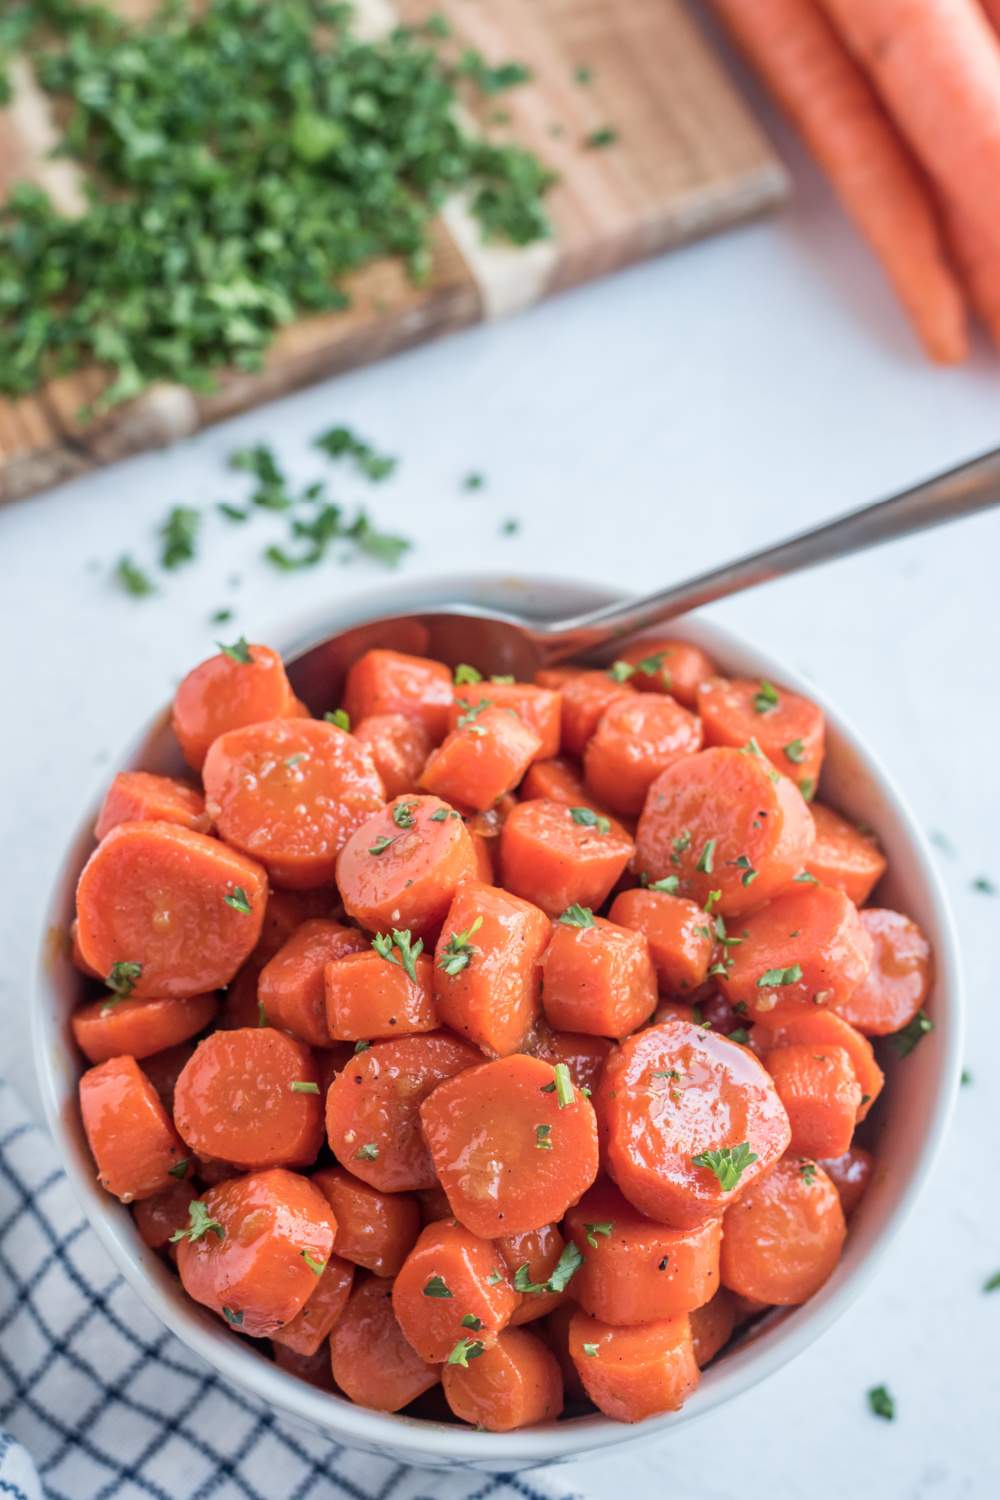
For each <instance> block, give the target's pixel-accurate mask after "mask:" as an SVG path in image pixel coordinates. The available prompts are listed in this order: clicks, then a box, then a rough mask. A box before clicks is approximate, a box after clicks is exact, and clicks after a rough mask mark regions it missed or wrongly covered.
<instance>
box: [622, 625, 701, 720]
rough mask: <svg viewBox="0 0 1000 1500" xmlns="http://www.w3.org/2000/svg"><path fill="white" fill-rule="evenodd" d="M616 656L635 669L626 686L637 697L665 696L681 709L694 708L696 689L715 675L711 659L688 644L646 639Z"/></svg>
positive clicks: (698, 647) (697, 648)
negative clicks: (682, 706)
mask: <svg viewBox="0 0 1000 1500" xmlns="http://www.w3.org/2000/svg"><path fill="white" fill-rule="evenodd" d="M619 656H620V659H621V660H622V661H623V662H625V663H626V664H627V665H628V666H632V667H635V671H634V672H633V674H632V676H631V677H630V678H629V682H630V683H631V684H632V686H633V687H635V688H638V689H639V692H640V693H669V694H670V695H671V697H673V698H676V699H677V701H678V703H683V704H684V706H685V708H694V706H695V703H696V702H697V699H698V688H699V687H700V685H701V684H702V683H703V682H704V681H705V679H706V677H711V676H712V675H713V674H714V672H715V663H714V662H713V661H712V659H711V657H710V656H706V654H705V652H704V651H702V649H701V647H700V646H692V645H691V643H690V641H676V640H670V639H666V640H661V639H660V638H658V637H657V638H655V639H649V638H647V639H645V640H640V641H635V642H634V643H633V644H632V645H631V646H626V647H625V648H624V650H623V651H621V652H620V653H619Z"/></svg>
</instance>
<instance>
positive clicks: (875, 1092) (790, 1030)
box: [754, 1009, 885, 1124]
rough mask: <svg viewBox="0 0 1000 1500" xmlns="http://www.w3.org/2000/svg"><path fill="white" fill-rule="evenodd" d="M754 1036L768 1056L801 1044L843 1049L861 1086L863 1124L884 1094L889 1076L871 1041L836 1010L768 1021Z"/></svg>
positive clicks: (859, 1119)
mask: <svg viewBox="0 0 1000 1500" xmlns="http://www.w3.org/2000/svg"><path fill="white" fill-rule="evenodd" d="M754 1036H755V1038H759V1040H760V1042H761V1045H762V1046H763V1048H764V1051H765V1055H766V1053H767V1051H768V1050H770V1049H771V1048H773V1047H791V1046H794V1045H795V1044H796V1043H798V1042H804V1043H805V1044H806V1045H808V1046H815V1047H816V1048H817V1049H823V1048H825V1047H843V1049H844V1051H845V1052H846V1053H847V1055H848V1057H849V1058H850V1059H851V1066H852V1068H853V1069H854V1073H855V1076H856V1078H857V1080H858V1083H859V1084H860V1085H861V1103H860V1105H859V1106H858V1123H859V1124H860V1122H861V1121H862V1120H863V1119H864V1118H865V1115H867V1113H868V1111H869V1110H870V1109H871V1107H872V1105H873V1104H874V1103H875V1100H876V1099H877V1098H878V1096H879V1094H880V1093H881V1092H882V1085H883V1084H884V1082H885V1077H884V1075H883V1073H882V1069H881V1068H880V1067H879V1065H878V1063H877V1062H876V1061H875V1053H874V1052H873V1051H872V1044H871V1042H869V1041H868V1039H867V1037H863V1036H862V1035H861V1033H860V1031H856V1030H855V1029H854V1027H853V1026H851V1025H849V1023H848V1022H847V1021H845V1020H844V1019H843V1017H841V1016H838V1015H836V1014H835V1012H833V1011H832V1010H826V1009H814V1010H801V1011H796V1012H794V1013H792V1012H789V1013H788V1014H787V1015H783V1016H780V1017H772V1018H771V1019H770V1020H767V1019H766V1018H765V1019H764V1020H762V1021H760V1022H759V1023H758V1024H757V1025H756V1026H755V1027H754Z"/></svg>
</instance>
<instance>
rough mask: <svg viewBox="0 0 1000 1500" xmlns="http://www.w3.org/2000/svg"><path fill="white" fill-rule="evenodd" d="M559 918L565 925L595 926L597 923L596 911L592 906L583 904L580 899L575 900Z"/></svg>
mask: <svg viewBox="0 0 1000 1500" xmlns="http://www.w3.org/2000/svg"><path fill="white" fill-rule="evenodd" d="M558 920H559V921H560V922H561V923H562V924H563V926H564V927H593V926H594V925H595V923H594V913H593V912H592V911H591V909H590V907H589V906H581V905H580V903H579V902H578V901H574V902H573V904H572V906H567V908H566V910H565V911H564V912H563V914H562V916H561V917H559V918H558Z"/></svg>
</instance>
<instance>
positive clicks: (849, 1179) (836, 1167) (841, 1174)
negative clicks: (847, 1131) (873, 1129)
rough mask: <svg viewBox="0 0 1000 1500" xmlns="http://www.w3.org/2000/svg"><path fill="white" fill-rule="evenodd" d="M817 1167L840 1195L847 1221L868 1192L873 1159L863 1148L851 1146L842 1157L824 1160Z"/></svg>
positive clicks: (873, 1169) (872, 1172) (873, 1168)
mask: <svg viewBox="0 0 1000 1500" xmlns="http://www.w3.org/2000/svg"><path fill="white" fill-rule="evenodd" d="M819 1165H820V1166H821V1167H822V1168H823V1171H824V1172H825V1173H826V1175H827V1177H829V1179H830V1181H831V1182H832V1183H833V1185H834V1187H835V1188H836V1189H837V1192H838V1194H839V1195H840V1206H841V1208H842V1209H843V1210H844V1218H845V1219H849V1218H850V1217H851V1215H852V1214H853V1212H854V1210H855V1209H856V1208H857V1206H858V1204H859V1203H860V1202H861V1200H862V1198H863V1197H864V1195H865V1193H866V1192H867V1190H868V1184H869V1183H870V1182H871V1180H872V1176H873V1174H874V1171H875V1158H874V1156H872V1154H871V1152H870V1151H866V1150H865V1148H864V1146H851V1147H850V1149H849V1150H847V1151H845V1152H844V1154H843V1156H834V1157H832V1158H831V1157H826V1158H824V1159H823V1160H822V1161H821V1162H820V1163H819Z"/></svg>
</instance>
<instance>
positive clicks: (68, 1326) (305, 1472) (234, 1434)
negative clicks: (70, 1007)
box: [0, 1079, 568, 1500]
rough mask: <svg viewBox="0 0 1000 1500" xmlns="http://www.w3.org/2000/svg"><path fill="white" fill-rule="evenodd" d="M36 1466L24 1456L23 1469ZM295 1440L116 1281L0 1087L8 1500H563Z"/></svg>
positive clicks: (0, 1369) (2, 1422) (505, 1479)
mask: <svg viewBox="0 0 1000 1500" xmlns="http://www.w3.org/2000/svg"><path fill="white" fill-rule="evenodd" d="M29 1455H30V1456H29ZM558 1493H563V1495H564V1500H568V1497H566V1496H565V1492H557V1491H556V1490H555V1489H554V1488H549V1487H547V1486H546V1485H545V1484H544V1483H539V1481H538V1480H537V1479H536V1478H535V1477H534V1476H532V1478H531V1479H530V1481H529V1482H528V1483H525V1482H524V1481H523V1480H522V1479H520V1478H518V1477H515V1476H513V1475H510V1476H501V1477H496V1476H491V1475H482V1474H461V1473H454V1474H453V1473H448V1474H443V1473H427V1472H426V1471H422V1470H418V1469H411V1468H408V1467H406V1466H404V1465H401V1464H397V1463H395V1462H393V1461H392V1460H391V1459H383V1458H374V1457H372V1456H370V1455H368V1454H363V1453H356V1452H353V1451H351V1450H349V1449H346V1448H341V1447H339V1446H338V1445H337V1444H334V1443H330V1442H328V1441H327V1440H325V1439H323V1438H321V1437H319V1436H316V1437H310V1436H303V1435H302V1434H301V1433H300V1431H299V1430H298V1429H297V1428H296V1429H295V1430H294V1431H292V1430H291V1429H289V1428H286V1427H285V1426H283V1425H282V1423H281V1422H280V1421H279V1420H278V1419H277V1418H276V1417H275V1416H274V1414H273V1413H272V1412H271V1411H270V1410H268V1409H267V1408H266V1407H264V1406H262V1405H260V1404H259V1403H258V1402H256V1401H254V1400H252V1399H251V1398H250V1397H248V1396H244V1395H242V1394H241V1393H240V1392H239V1391H237V1390H235V1389H234V1388H232V1387H231V1386H228V1385H226V1384H225V1383H224V1382H223V1381H222V1380H220V1379H219V1377H218V1376H217V1375H215V1374H213V1373H212V1371H211V1369H210V1368H209V1366H208V1365H206V1364H205V1363H203V1361H202V1360H200V1359H199V1358H198V1357H197V1356H196V1355H194V1354H191V1353H190V1352H189V1351H188V1350H187V1349H186V1348H185V1347H184V1345H183V1344H181V1343H179V1342H178V1341H177V1339H175V1338H174V1337H173V1336H172V1335H171V1334H169V1333H167V1332H166V1330H165V1329H164V1328H162V1327H161V1325H160V1324H159V1323H158V1322H157V1321H156V1320H155V1319H154V1318H153V1316H152V1314H151V1313H149V1312H148V1311H147V1310H146V1308H145V1307H143V1305H142V1303H141V1302H140V1301H139V1300H138V1298H137V1297H136V1296H135V1294H134V1293H133V1292H132V1291H131V1290H130V1289H129V1287H128V1286H126V1284H125V1282H124V1281H123V1280H122V1278H121V1277H120V1276H119V1275H118V1274H117V1273H116V1271H115V1269H114V1267H113V1266H112V1264H111V1262H110V1261H109V1260H108V1257H107V1255H106V1254H105V1252H104V1250H103V1249H102V1248H101V1246H100V1244H99V1243H98V1241H97V1239H96V1237H95V1235H94V1234H93V1233H92V1232H91V1231H90V1230H89V1229H88V1228H87V1226H86V1224H85V1222H84V1220H83V1218H82V1216H81V1213H80V1208H79V1205H78V1204H77V1202H76V1199H75V1198H74V1196H73V1194H72V1192H71V1190H70V1187H69V1184H68V1183H67V1181H66V1178H65V1176H64V1174H63V1172H62V1170H61V1168H60V1167H59V1166H58V1164H57V1162H56V1157H55V1152H54V1149H53V1147H52V1143H51V1141H50V1140H49V1138H48V1137H47V1136H46V1135H45V1133H44V1132H43V1131H42V1130H40V1129H39V1128H38V1126H36V1125H34V1124H33V1123H31V1122H30V1121H29V1119H28V1117H27V1115H26V1113H25V1111H24V1108H23V1106H22V1105H21V1102H20V1100H19V1099H18V1098H17V1096H16V1095H15V1094H14V1091H13V1090H12V1089H11V1088H10V1087H9V1086H8V1085H6V1084H5V1083H4V1082H3V1080H2V1079H0V1500H112V1497H113V1500H139V1497H151V1500H390V1497H391V1500H430V1497H433V1500H487V1497H493V1500H556V1497H557V1494H558Z"/></svg>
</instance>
